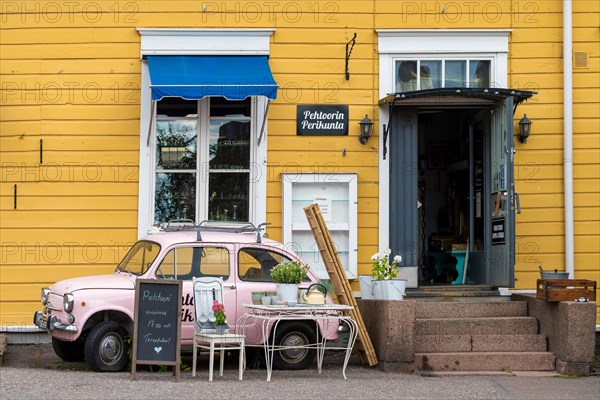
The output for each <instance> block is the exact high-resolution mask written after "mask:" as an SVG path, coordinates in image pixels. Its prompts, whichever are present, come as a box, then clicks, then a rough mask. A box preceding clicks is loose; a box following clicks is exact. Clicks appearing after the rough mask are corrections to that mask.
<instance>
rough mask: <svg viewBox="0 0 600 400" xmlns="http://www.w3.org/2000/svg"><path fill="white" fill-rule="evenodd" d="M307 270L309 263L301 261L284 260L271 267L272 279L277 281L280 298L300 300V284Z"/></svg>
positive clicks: (283, 299)
mask: <svg viewBox="0 0 600 400" xmlns="http://www.w3.org/2000/svg"><path fill="white" fill-rule="evenodd" d="M307 271H308V265H302V264H301V263H300V262H299V261H282V262H280V263H279V264H277V265H276V266H274V267H273V268H272V269H271V279H272V280H273V282H275V283H277V292H278V297H279V299H280V300H282V301H297V300H298V285H299V284H300V282H302V280H303V279H304V278H305V277H306V273H307Z"/></svg>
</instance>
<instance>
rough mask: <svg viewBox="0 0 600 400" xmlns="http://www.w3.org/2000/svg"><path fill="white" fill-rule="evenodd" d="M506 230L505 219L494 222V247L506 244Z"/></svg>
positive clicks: (494, 220)
mask: <svg viewBox="0 0 600 400" xmlns="http://www.w3.org/2000/svg"><path fill="white" fill-rule="evenodd" d="M505 235H506V230H505V229H504V218H498V219H493V220H492V245H495V244H504V243H506V238H505V237H504V236H505Z"/></svg>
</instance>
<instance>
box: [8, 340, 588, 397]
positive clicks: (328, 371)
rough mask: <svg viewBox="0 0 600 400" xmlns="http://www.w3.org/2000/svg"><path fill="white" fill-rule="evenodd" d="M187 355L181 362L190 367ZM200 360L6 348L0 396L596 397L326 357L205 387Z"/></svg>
mask: <svg viewBox="0 0 600 400" xmlns="http://www.w3.org/2000/svg"><path fill="white" fill-rule="evenodd" d="M190 356H191V355H190V354H185V356H184V357H183V358H182V361H183V362H184V363H188V364H190V365H191V358H190ZM207 365H208V364H207V360H206V359H205V358H204V357H203V358H201V360H200V362H199V367H200V368H199V371H198V373H197V376H196V377H195V378H194V377H192V374H191V372H182V373H181V379H180V382H175V379H174V377H173V375H172V373H171V372H148V371H140V372H139V373H138V374H137V379H136V380H135V381H132V380H131V378H130V374H129V373H126V372H123V373H112V374H102V373H96V372H91V371H89V370H88V369H87V366H86V365H85V363H66V362H63V361H61V360H60V359H59V358H58V357H56V355H54V352H53V350H52V346H51V345H48V344H41V345H40V344H37V345H9V346H8V349H7V353H6V355H5V359H4V365H3V366H2V367H1V368H0V398H1V399H3V400H7V399H42V398H44V399H48V398H52V397H60V398H63V399H151V398H156V399H159V398H188V399H189V398H203V399H206V398H215V399H222V398H223V399H224V398H227V399H254V398H260V399H284V398H285V399H322V398H334V399H381V398H386V399H387V398H393V399H544V400H548V399H577V400H581V399H594V400H595V399H597V398H598V394H599V393H600V377H598V376H590V377H579V378H570V379H568V378H565V377H552V376H452V377H423V376H419V375H410V374H399V373H386V372H381V371H379V370H377V369H373V368H368V367H364V366H362V365H361V364H360V360H359V359H358V358H357V357H356V358H353V359H352V360H351V365H350V366H349V367H348V370H347V371H346V375H347V377H348V379H347V380H344V378H343V377H342V374H341V358H340V357H339V355H337V354H333V355H331V356H326V361H325V365H324V370H323V373H322V374H319V373H318V372H317V370H316V368H313V369H307V370H303V371H274V372H273V377H272V381H271V382H266V371H265V370H264V369H248V370H246V371H245V373H244V380H243V381H238V380H237V371H236V364H235V362H234V360H231V362H229V363H228V364H227V365H226V369H225V373H224V376H222V377H219V376H218V374H216V376H215V378H214V379H215V380H214V381H213V382H208V371H207V368H206V367H207Z"/></svg>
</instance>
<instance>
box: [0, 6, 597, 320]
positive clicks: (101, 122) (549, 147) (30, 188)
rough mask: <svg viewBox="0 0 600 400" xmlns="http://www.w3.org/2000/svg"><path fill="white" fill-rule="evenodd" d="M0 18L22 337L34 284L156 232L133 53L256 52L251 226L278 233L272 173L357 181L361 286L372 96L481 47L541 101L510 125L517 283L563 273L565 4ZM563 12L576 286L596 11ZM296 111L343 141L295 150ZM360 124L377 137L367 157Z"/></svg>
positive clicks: (380, 188) (496, 77)
mask: <svg viewBox="0 0 600 400" xmlns="http://www.w3.org/2000/svg"><path fill="white" fill-rule="evenodd" d="M0 4H1V11H0V18H1V30H0V80H1V87H0V98H1V100H0V107H1V108H0V123H1V125H0V176H1V180H0V242H1V243H0V249H1V260H0V263H1V269H0V318H1V321H0V327H2V328H6V327H13V328H14V327H16V328H18V327H27V326H31V325H32V322H31V316H32V314H33V311H34V310H36V309H38V308H39V307H40V289H41V288H42V287H44V286H48V285H49V284H51V283H53V282H55V281H57V280H60V279H65V278H69V277H75V276H82V275H91V274H100V273H109V272H111V271H112V270H113V269H114V267H115V265H116V263H117V262H118V261H119V260H120V258H121V257H122V256H123V255H124V254H125V252H126V251H127V249H128V247H129V246H130V245H131V243H133V242H134V241H135V240H137V238H138V237H139V235H140V234H141V233H142V232H143V231H144V230H146V229H147V228H148V227H149V226H148V225H149V224H148V222H149V221H145V223H144V224H142V222H141V221H142V220H144V218H146V219H148V218H150V219H151V216H150V217H144V215H146V216H148V210H147V207H149V206H150V205H151V204H152V201H153V200H152V198H151V196H146V197H148V199H145V198H143V197H144V196H145V195H144V193H143V191H142V189H141V187H146V188H147V186H148V185H149V183H148V179H149V177H150V178H151V177H152V176H154V172H153V170H152V169H151V168H149V167H148V165H145V164H144V162H145V161H144V157H143V156H142V157H141V156H140V153H144V152H145V151H148V150H147V149H145V148H144V143H145V142H146V141H147V138H148V137H149V136H148V135H150V136H152V135H153V133H152V129H154V128H155V127H156V124H155V123H154V122H152V121H154V118H156V115H155V114H153V112H152V110H151V103H150V100H149V96H150V92H149V83H148V81H147V80H148V79H149V76H148V72H147V71H145V68H146V67H145V65H146V64H145V61H142V58H143V56H144V55H145V54H144V51H147V53H146V55H147V54H158V55H159V56H160V55H167V54H170V55H173V54H181V55H187V54H192V53H193V52H194V51H196V53H193V54H210V55H212V56H219V55H222V54H231V53H232V52H233V53H235V52H239V53H240V54H259V53H260V54H262V55H267V56H268V64H269V67H270V70H271V72H272V74H273V77H274V79H275V81H276V82H277V84H278V85H279V89H278V93H277V99H276V100H274V101H272V102H271V104H270V105H269V106H268V111H266V108H267V107H266V103H265V102H261V101H258V102H257V104H254V103H252V104H253V105H252V107H255V108H253V110H254V113H255V114H254V115H255V117H254V118H255V121H254V120H253V121H254V122H253V123H255V128H254V130H255V131H256V132H254V131H253V132H254V133H255V134H256V135H258V134H259V133H260V131H261V130H262V125H261V123H260V122H261V119H262V118H263V116H265V115H266V118H267V122H266V124H265V129H264V135H265V136H264V137H265V138H266V140H265V141H264V143H263V144H261V145H258V146H257V149H256V154H255V156H254V157H255V161H256V162H257V164H256V165H258V166H259V167H258V168H259V170H260V176H261V178H257V182H258V183H256V185H255V186H253V188H254V189H252V190H254V192H253V193H254V195H255V196H257V197H258V198H260V199H261V200H258V201H257V204H258V206H256V207H257V209H255V210H254V212H250V215H252V216H253V218H254V219H255V220H256V222H262V221H259V218H261V219H264V220H266V221H269V222H271V223H272V225H270V226H269V228H268V230H267V232H268V234H269V236H270V237H272V238H274V239H277V240H282V239H283V231H284V224H283V219H284V218H283V200H282V196H283V184H282V174H284V173H300V172H301V173H323V174H332V173H355V174H357V175H356V181H357V199H358V202H357V262H356V268H355V273H357V274H368V273H369V271H370V267H371V255H372V254H373V253H375V252H377V251H379V250H382V249H384V248H386V247H387V246H389V243H387V242H386V240H382V239H381V238H382V237H385V236H386V235H387V231H388V230H389V229H390V228H389V226H387V227H384V226H382V225H385V224H382V222H381V221H382V212H383V213H386V212H387V211H385V210H383V209H382V201H381V199H382V193H385V192H386V191H387V184H386V185H384V182H382V177H384V176H386V174H387V171H386V170H383V169H382V168H383V166H385V165H387V164H386V163H387V162H389V157H388V158H387V159H386V160H385V161H384V160H383V158H382V151H383V147H384V146H391V144H388V143H387V142H384V141H383V131H384V125H386V126H387V125H388V124H389V118H390V117H389V115H388V114H389V112H388V109H387V108H386V107H385V106H383V105H381V104H380V99H382V98H384V97H385V96H386V95H387V93H390V90H391V91H392V92H395V91H397V90H396V89H397V88H396V87H394V83H393V82H394V79H396V82H397V81H398V79H397V78H394V74H395V73H396V72H392V71H394V70H395V69H396V67H394V66H397V65H399V64H397V63H402V62H403V61H402V60H408V59H410V61H411V62H413V60H414V62H416V61H418V62H419V63H421V64H419V65H425V64H426V62H427V60H431V59H432V57H433V58H436V57H437V58H440V59H442V58H444V57H446V58H447V59H448V60H456V59H459V60H463V59H464V60H467V61H468V60H470V59H473V58H476V59H477V58H479V59H484V58H485V59H486V60H487V58H486V57H487V54H488V53H487V52H489V51H492V50H490V49H486V46H488V45H489V46H491V47H494V46H497V47H498V49H495V50H493V52H494V54H493V55H492V56H490V57H491V58H489V59H490V60H491V61H490V62H491V65H492V70H493V75H492V76H491V77H489V78H491V83H493V84H498V85H496V86H500V87H504V88H514V89H518V90H526V91H535V92H538V93H537V94H535V95H534V96H533V97H531V98H529V99H528V100H527V101H526V102H523V103H522V104H520V105H519V106H518V108H517V112H516V114H515V115H514V127H515V131H516V130H517V129H518V128H517V122H518V121H519V120H520V119H521V117H522V116H523V114H527V116H528V117H529V118H530V119H531V120H532V121H533V125H532V134H531V136H530V138H529V139H528V140H527V143H521V142H520V141H518V140H517V139H516V136H515V143H516V144H515V148H516V154H515V156H514V183H515V188H516V190H517V191H518V192H519V195H520V206H521V209H522V212H521V214H518V215H517V216H516V245H515V265H514V278H515V285H514V286H515V288H516V289H533V288H534V287H535V282H536V279H537V278H538V276H539V273H538V264H541V265H543V266H544V267H545V268H546V269H555V268H556V269H558V270H559V271H564V270H565V268H566V263H568V261H565V260H568V259H569V254H568V253H569V251H565V235H567V234H568V231H569V229H568V228H566V226H568V224H566V223H565V221H566V220H565V189H564V179H563V177H564V165H563V161H564V160H565V159H568V158H569V156H568V155H565V153H564V149H565V147H564V146H565V144H564V140H563V136H564V135H563V133H564V132H565V121H564V118H563V112H564V107H563V104H564V100H565V93H564V91H563V88H564V76H563V68H564V63H563V40H564V38H563V26H564V22H563V1H559V0H550V1H504V0H499V1H494V2H491V1H482V2H471V1H457V2H449V3H444V2H440V1H389V0H373V1H321V0H318V1H317V0H313V1H304V0H300V1H293V2H292V1H289V2H288V1H281V2H261V1H218V2H211V1H205V2H200V1H176V2H174V1H158V0H156V1H120V0H107V1H104V0H102V1H93V2H88V1H81V2H60V1H59V2H56V1H35V2H17V1H5V0H2V1H1V2H0ZM571 4H572V18H571V20H572V30H571V31H572V52H571V53H572V64H573V69H572V82H573V90H572V99H573V107H572V110H573V112H572V118H570V120H571V121H572V132H573V134H572V139H573V152H572V161H573V208H572V209H573V221H574V224H573V243H574V250H573V252H572V257H573V265H574V276H575V277H576V278H578V279H592V280H596V281H600V115H599V109H600V54H599V45H600V30H599V28H598V21H599V18H600V5H599V4H598V2H595V1H588V0H579V1H573V2H572V3H571ZM355 34H356V40H355V43H352V39H353V37H354V35H355ZM486 38H488V39H489V40H490V41H487V39H486ZM456 43H459V44H458V45H456V48H455V49H454V48H453V46H454V44H456ZM347 45H348V46H347ZM419 46H421V47H419ZM449 48H452V49H454V50H453V53H452V54H451V56H448V54H449V53H448V51H449V50H448V49H449ZM350 49H351V51H350V54H349V55H348V52H349V50H350ZM161 51H162V53H161ZM190 52H192V53H190ZM461 52H462V53H461ZM484 53H485V54H484ZM406 54H409V55H410V57H408V58H406ZM457 54H458V56H457ZM432 55H435V56H432ZM457 57H458V58H457ZM461 57H462V58H461ZM346 61H347V68H348V73H349V79H346ZM386 63H389V65H388V64H386ZM394 63H396V64H394ZM415 65H416V64H415ZM444 65H446V64H444ZM448 65H450V64H448ZM422 71H423V70H421V78H420V79H421V81H420V82H421V86H420V88H421V89H423V88H424V87H423V82H424V81H423V79H424V75H423V73H422ZM239 73H240V74H243V71H239ZM444 74H448V75H449V74H450V69H449V67H447V68H446V70H445V72H444ZM500 84H501V85H500ZM490 86H491V85H490ZM415 88H416V89H418V88H419V87H418V86H417V87H415ZM201 103H202V102H201ZM303 104H316V105H347V106H348V110H349V124H348V127H349V133H348V135H346V136H298V135H297V134H296V124H297V121H296V117H297V114H296V111H297V106H298V105H303ZM202 107H204V106H203V105H202V104H201V105H200V106H199V113H200V114H201V113H202V112H203V111H202ZM365 115H367V116H368V117H369V118H370V119H371V120H372V121H373V122H374V128H373V131H374V132H373V137H371V138H370V139H369V140H368V141H367V143H366V144H362V143H361V142H360V141H359V140H358V134H359V121H361V120H362V119H363V118H364V117H365ZM439 122H440V121H438V123H439ZM392 133H393V132H392ZM148 140H149V139H148ZM441 141H443V138H442V139H441ZM392 155H393V154H392ZM261 157H262V158H261ZM263 160H266V163H262V164H261V163H259V161H263ZM146 162H148V160H147V159H146ZM256 207H255V208H256ZM198 217H200V215H198ZM207 217H208V215H207ZM386 218H387V214H386ZM567 222H568V221H567ZM388 225H389V224H388ZM382 232H383V233H382ZM354 285H355V286H354V287H355V288H356V289H357V288H358V282H355V283H354ZM598 315H599V317H598V318H597V321H600V314H598Z"/></svg>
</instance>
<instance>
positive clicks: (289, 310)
mask: <svg viewBox="0 0 600 400" xmlns="http://www.w3.org/2000/svg"><path fill="white" fill-rule="evenodd" d="M244 307H245V308H246V313H245V314H244V315H242V316H241V317H240V318H239V319H238V322H237V326H238V329H240V330H241V331H242V332H241V333H242V334H245V333H246V332H245V329H246V326H247V325H251V324H252V323H253V322H254V323H256V324H258V325H259V326H260V328H261V334H262V338H261V339H262V346H263V348H264V351H265V360H266V366H267V381H270V380H271V374H272V371H273V355H274V353H275V351H278V350H282V349H294V348H309V349H315V350H316V352H317V367H318V370H319V373H321V370H322V365H323V357H324V355H325V350H345V351H346V355H345V357H344V365H343V368H342V375H343V376H344V379H347V378H346V367H347V366H348V361H349V360H350V355H351V354H352V348H353V347H354V342H355V341H356V335H357V333H358V327H357V325H356V322H355V321H354V320H353V319H352V318H351V317H350V316H349V315H345V314H344V313H345V312H348V311H350V310H352V309H353V308H352V307H351V306H347V305H342V304H323V305H309V304H297V305H295V306H293V307H290V306H278V305H266V306H265V305H256V304H244ZM300 320H304V321H306V320H310V321H314V322H315V327H318V326H320V327H321V328H323V327H325V328H326V327H327V326H331V324H332V323H335V326H336V327H337V326H338V324H340V323H345V324H347V325H348V328H349V331H350V336H349V338H348V343H347V345H346V346H343V347H342V346H332V345H331V344H330V345H329V346H326V344H327V335H325V334H322V333H321V332H320V330H319V329H316V331H317V340H316V343H309V344H306V345H303V346H282V345H278V344H276V343H275V337H276V336H277V335H276V332H277V328H278V326H279V325H280V323H281V322H283V321H300ZM246 345H248V344H247V343H246Z"/></svg>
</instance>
